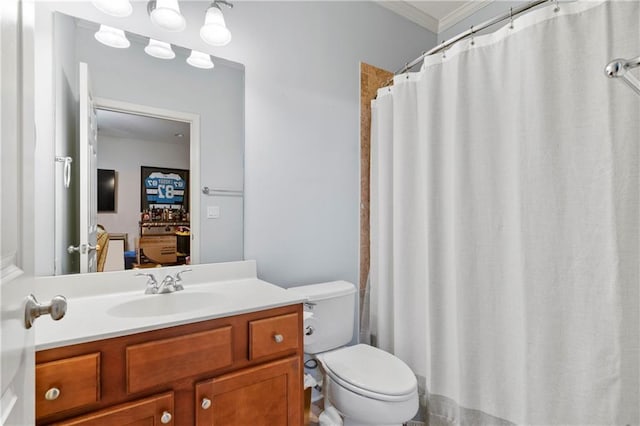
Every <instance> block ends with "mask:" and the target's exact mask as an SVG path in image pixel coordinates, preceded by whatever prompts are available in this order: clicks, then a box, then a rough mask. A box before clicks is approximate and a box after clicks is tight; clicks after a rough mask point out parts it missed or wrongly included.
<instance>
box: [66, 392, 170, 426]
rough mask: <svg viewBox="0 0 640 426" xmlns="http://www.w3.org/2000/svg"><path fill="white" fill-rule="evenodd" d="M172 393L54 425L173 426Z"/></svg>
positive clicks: (128, 403)
mask: <svg viewBox="0 0 640 426" xmlns="http://www.w3.org/2000/svg"><path fill="white" fill-rule="evenodd" d="M174 417H175V411H174V409H173V393H172V392H168V393H165V394H162V395H158V396H153V397H151V398H145V399H142V400H139V401H133V402H127V403H125V404H121V405H117V406H115V407H112V408H107V409H105V410H100V411H97V412H95V413H91V414H87V415H85V416H80V417H76V418H74V419H71V420H65V421H62V422H60V423H54V424H55V425H58V426H115V425H130V426H133V425H135V426H138V425H140V426H143V425H160V424H164V425H173V424H176V422H175V421H174V420H175V419H174Z"/></svg>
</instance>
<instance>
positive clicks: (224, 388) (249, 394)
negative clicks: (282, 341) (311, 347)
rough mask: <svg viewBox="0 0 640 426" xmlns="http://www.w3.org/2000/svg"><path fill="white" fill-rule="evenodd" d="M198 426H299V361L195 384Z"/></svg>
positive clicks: (238, 372)
mask: <svg viewBox="0 0 640 426" xmlns="http://www.w3.org/2000/svg"><path fill="white" fill-rule="evenodd" d="M195 396H196V407H195V408H196V425H197V426H246V425H252V426H274V425H277V426H300V425H302V374H301V369H300V358H299V357H291V358H285V359H283V360H280V361H274V362H270V363H268V364H263V365H259V366H257V367H251V368H246V369H244V370H240V371H237V372H234V373H230V374H226V375H224V376H220V377H218V378H215V379H211V380H207V381H205V382H201V383H198V384H197V385H196V395H195Z"/></svg>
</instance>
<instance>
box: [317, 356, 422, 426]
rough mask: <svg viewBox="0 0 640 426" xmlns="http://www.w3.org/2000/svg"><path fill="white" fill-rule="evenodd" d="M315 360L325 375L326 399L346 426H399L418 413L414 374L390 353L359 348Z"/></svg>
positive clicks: (318, 357)
mask: <svg viewBox="0 0 640 426" xmlns="http://www.w3.org/2000/svg"><path fill="white" fill-rule="evenodd" d="M316 359H317V360H318V361H319V362H320V364H321V365H322V368H323V370H324V373H325V374H324V387H325V389H324V390H325V397H326V399H327V400H328V402H329V404H331V405H332V406H333V407H334V408H335V409H336V410H338V412H339V413H340V414H341V415H342V417H343V421H344V425H345V426H357V425H358V426H359V425H369V426H371V425H376V426H398V425H401V424H402V423H404V422H406V421H407V420H410V419H411V418H412V417H413V416H414V414H415V413H416V412H417V411H418V387H417V381H416V378H415V376H414V374H413V373H412V372H411V369H409V367H408V366H407V365H406V364H405V363H404V362H402V361H401V360H400V359H398V358H397V357H395V356H393V355H391V354H389V353H388V352H385V351H382V350H380V349H377V348H374V347H372V346H368V345H362V344H360V345H355V346H349V347H345V348H340V349H337V350H334V351H330V352H326V353H323V354H318V355H316ZM326 403H327V402H326V401H325V404H326Z"/></svg>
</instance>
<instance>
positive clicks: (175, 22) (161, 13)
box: [149, 0, 187, 32]
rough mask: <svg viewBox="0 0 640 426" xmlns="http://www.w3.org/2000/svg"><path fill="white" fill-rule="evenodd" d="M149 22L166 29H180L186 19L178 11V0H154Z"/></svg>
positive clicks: (182, 28)
mask: <svg viewBox="0 0 640 426" xmlns="http://www.w3.org/2000/svg"><path fill="white" fill-rule="evenodd" d="M149 15H150V17H151V22H153V23H154V24H156V25H157V26H159V27H160V28H162V29H165V30H167V31H174V32H175V31H182V30H184V27H185V26H186V25H187V21H186V20H185V19H184V16H182V14H181V13H180V5H179V4H178V0H156V2H155V7H154V8H152V9H151V11H150V14H149Z"/></svg>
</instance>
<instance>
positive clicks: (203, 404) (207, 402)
mask: <svg viewBox="0 0 640 426" xmlns="http://www.w3.org/2000/svg"><path fill="white" fill-rule="evenodd" d="M200 406H201V407H202V409H203V410H208V409H209V407H211V400H210V399H209V398H202V402H201V403H200Z"/></svg>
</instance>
